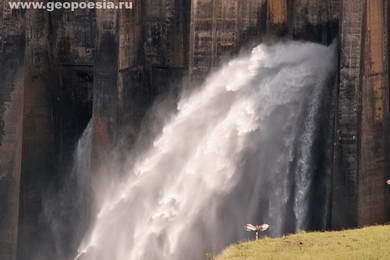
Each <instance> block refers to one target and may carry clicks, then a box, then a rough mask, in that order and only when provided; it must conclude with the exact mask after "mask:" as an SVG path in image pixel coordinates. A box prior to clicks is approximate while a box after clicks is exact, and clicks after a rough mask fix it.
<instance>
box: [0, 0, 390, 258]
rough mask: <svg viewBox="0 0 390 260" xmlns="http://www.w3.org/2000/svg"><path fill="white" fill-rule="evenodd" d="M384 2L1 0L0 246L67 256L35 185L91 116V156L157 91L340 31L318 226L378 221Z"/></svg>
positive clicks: (45, 183) (55, 170)
mask: <svg viewBox="0 0 390 260" xmlns="http://www.w3.org/2000/svg"><path fill="white" fill-rule="evenodd" d="M115 1H116V0H115ZM115 1H114V2H115ZM389 12H390V3H389V2H388V1H387V0H310V1H309V0H246V1H242V0H184V1H183V0H137V1H134V6H133V9H126V10H125V9H123V10H103V9H98V10H89V9H80V10H75V11H74V12H71V11H70V10H55V11H54V12H47V11H43V10H32V9H31V10H11V9H10V8H9V6H8V1H6V0H1V2H0V212H1V213H0V259H2V260H3V259H4V260H15V259H18V260H24V259H26V260H35V259H37V260H42V259H46V258H43V257H42V256H41V255H40V252H42V251H45V252H46V253H45V257H47V259H62V257H63V258H64V259H66V257H69V256H70V255H71V252H74V251H75V250H76V249H77V246H78V243H79V241H78V240H79V239H80V238H75V237H74V235H73V233H74V232H73V231H74V230H72V228H69V229H68V230H65V231H62V232H60V233H61V236H62V237H63V239H65V240H68V243H67V244H66V245H62V246H61V247H60V248H59V247H58V245H56V244H55V242H54V241H55V239H53V236H54V234H53V230H51V229H50V228H49V226H50V224H51V223H49V222H50V220H49V219H48V217H47V214H48V213H47V207H46V206H45V198H47V197H50V196H52V195H53V194H56V193H58V191H59V190H60V189H61V187H62V186H63V182H64V180H66V179H67V175H68V174H69V172H70V171H71V165H72V160H73V156H72V154H73V151H74V149H75V146H76V144H77V141H78V140H79V138H80V136H81V135H82V133H83V131H84V129H85V128H86V127H87V125H88V123H89V122H90V123H89V124H90V127H91V142H92V143H91V148H92V152H91V165H92V168H93V167H94V165H97V164H98V162H100V161H101V160H103V159H104V158H105V157H107V156H108V154H109V151H110V150H111V149H112V148H113V147H114V146H116V145H117V144H118V142H121V145H123V146H132V145H133V144H134V142H135V140H136V138H137V134H138V133H139V132H140V129H141V124H142V121H143V120H144V119H145V117H146V116H147V111H148V109H150V107H151V106H152V104H153V103H154V102H155V101H156V100H158V99H159V98H160V97H161V96H164V95H167V93H173V95H178V93H179V92H180V91H183V89H184V90H186V91H191V90H192V89H193V88H194V86H196V85H198V84H200V82H202V81H203V80H204V79H205V77H206V76H207V75H208V74H209V73H210V72H212V71H214V70H215V69H216V68H217V67H218V66H219V65H221V64H222V63H224V62H225V61H228V60H229V59H231V57H234V56H236V55H238V54H240V53H241V51H242V50H248V49H250V48H252V47H254V46H256V45H257V44H258V43H260V42H268V43H270V44H272V42H276V41H279V40H282V41H283V40H286V39H294V40H302V41H313V42H317V43H322V44H325V45H330V44H331V43H332V42H333V41H336V42H337V49H338V51H337V52H338V68H337V79H336V80H335V84H336V87H335V93H334V95H333V96H334V98H333V103H332V108H333V110H332V111H333V119H332V121H333V125H334V127H333V128H334V129H333V131H332V135H333V142H332V144H333V145H332V149H329V151H328V152H329V154H330V155H331V158H332V163H329V165H328V167H329V169H330V170H331V172H332V187H331V191H330V203H329V212H330V213H329V216H328V217H327V218H328V219H327V228H328V229H344V228H350V227H357V226H364V225H370V224H382V223H385V222H387V221H389V220H390V189H389V188H388V187H386V184H385V182H386V180H387V179H390V169H389V167H390V165H389V161H390V158H389V148H390V147H389V145H390V143H389V137H390V136H389V133H390V132H389V123H390V118H389V109H390V106H389V71H388V68H389V46H390V44H389V39H388V38H389V32H390V22H389ZM178 86H182V89H178ZM124 134H125V135H126V137H127V138H126V142H125V143H124V144H123V142H122V141H123V140H122V139H121V137H122V136H123V135H124ZM90 182H91V183H93V182H94V178H93V176H92V177H91V179H90ZM85 211H86V212H87V211H88V209H86V210H85ZM85 214H88V213H85ZM62 217H63V219H65V220H66V223H67V225H68V226H69V227H71V226H74V223H73V222H72V219H71V218H68V215H66V214H65V215H64V216H62ZM42 245H44V246H42ZM67 254H70V255H67Z"/></svg>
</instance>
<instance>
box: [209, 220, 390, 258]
mask: <svg viewBox="0 0 390 260" xmlns="http://www.w3.org/2000/svg"><path fill="white" fill-rule="evenodd" d="M255 259H256V260H259V259H260V260H276V259H286V260H309V259H310V260H311V259H313V260H363V259H364V260H366V259H367V260H378V259H381V260H382V259H383V260H388V259H390V226H373V227H367V228H362V229H354V230H345V231H338V232H313V233H299V234H295V235H290V236H286V237H281V238H276V239H271V238H265V239H261V240H259V241H250V242H246V243H242V244H237V245H233V246H231V247H229V248H228V249H226V250H225V251H223V252H222V253H221V254H220V255H219V256H217V257H216V260H255Z"/></svg>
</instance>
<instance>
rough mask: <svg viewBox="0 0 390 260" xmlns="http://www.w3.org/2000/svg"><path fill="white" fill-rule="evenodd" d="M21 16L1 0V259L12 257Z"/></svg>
mask: <svg viewBox="0 0 390 260" xmlns="http://www.w3.org/2000/svg"><path fill="white" fill-rule="evenodd" d="M24 42H25V39H24V15H23V13H22V12H20V11H15V10H14V11H12V10H10V8H9V6H8V1H5V0H4V1H0V212H1V213H0V259H2V260H15V259H16V246H17V232H18V215H19V192H20V172H21V158H22V133H23V94H24V85H23V73H24Z"/></svg>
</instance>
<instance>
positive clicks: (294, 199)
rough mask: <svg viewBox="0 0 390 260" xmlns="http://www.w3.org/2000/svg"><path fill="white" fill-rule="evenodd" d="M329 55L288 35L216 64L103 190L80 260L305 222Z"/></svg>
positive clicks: (220, 244) (179, 247) (181, 251)
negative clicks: (218, 66)
mask: <svg viewBox="0 0 390 260" xmlns="http://www.w3.org/2000/svg"><path fill="white" fill-rule="evenodd" d="M334 56H335V50H334V47H326V46H322V45H319V44H314V43H299V42H287V43H280V44H274V45H272V46H268V45H260V46H258V47H257V48H255V49H254V50H253V51H252V53H251V54H250V55H248V56H245V57H239V58H236V59H234V60H232V61H231V62H229V63H228V64H225V65H224V66H222V68H221V69H220V70H219V71H218V72H216V73H214V74H213V75H211V76H210V77H209V78H208V79H207V81H206V82H205V84H204V85H203V86H202V87H200V88H199V91H197V92H196V93H192V94H191V96H189V97H183V98H182V99H181V100H180V101H179V103H178V107H177V114H175V115H174V116H172V118H171V120H169V122H167V123H166V124H165V125H164V126H163V129H162V131H161V134H160V135H159V136H158V137H157V138H156V139H155V140H154V141H153V145H152V146H151V148H150V149H148V150H147V151H146V152H143V153H142V155H139V156H138V157H137V159H136V160H135V162H133V163H131V165H130V166H128V167H127V169H126V173H125V174H124V175H125V178H124V179H121V181H118V182H117V183H114V185H113V186H109V187H110V188H109V191H101V194H106V195H104V199H103V200H102V201H101V202H100V210H99V212H97V216H96V221H95V223H94V224H93V227H92V229H91V230H90V232H89V234H87V235H86V237H85V239H84V241H83V243H82V244H81V246H80V249H79V255H78V256H77V257H76V259H83V260H108V259H110V260H159V259H166V260H183V259H204V258H205V255H206V254H209V253H211V254H215V253H217V252H218V251H219V250H221V249H223V248H224V247H225V246H227V245H228V244H229V243H232V242H237V241H240V240H242V239H245V238H248V232H245V230H243V228H242V227H243V225H245V224H246V223H255V224H256V223H268V224H269V230H267V231H266V232H268V235H271V236H278V235H281V234H283V233H285V232H289V231H297V230H301V229H306V228H308V221H309V196H310V191H311V189H312V186H313V181H312V179H313V176H314V175H316V174H319V172H318V169H317V168H316V165H317V161H316V160H318V158H316V155H315V153H314V152H313V149H314V148H315V145H316V140H317V139H318V138H319V137H318V134H317V133H318V131H319V128H320V124H321V122H319V121H320V120H321V114H322V112H321V109H322V108H323V107H324V105H323V97H324V96H325V95H326V93H329V92H331V91H329V88H331V85H332V84H329V82H330V78H331V77H332V71H333V69H334V65H335V57H334ZM144 127H146V126H144ZM112 167H113V169H111V171H115V166H112ZM118 168H119V167H118ZM122 168H123V167H122ZM107 174H109V173H107ZM286 223H290V226H291V227H293V230H289V231H288V230H287V227H286V226H287V225H286Z"/></svg>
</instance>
